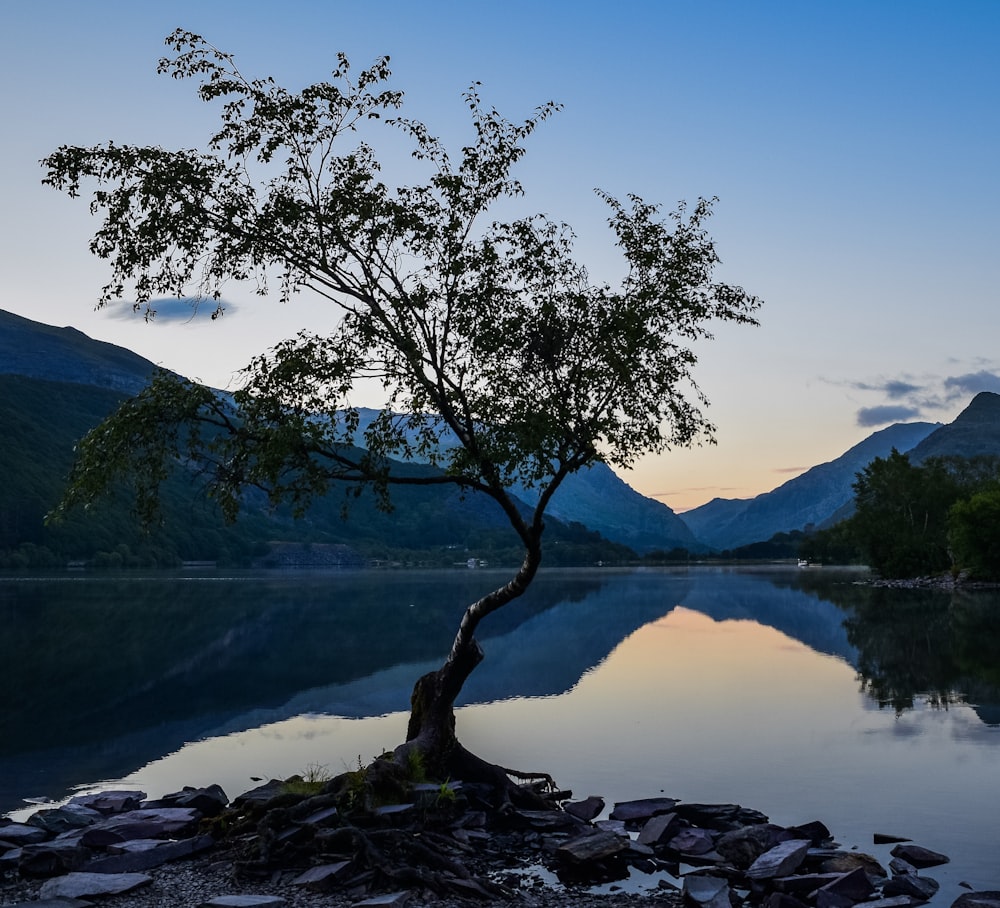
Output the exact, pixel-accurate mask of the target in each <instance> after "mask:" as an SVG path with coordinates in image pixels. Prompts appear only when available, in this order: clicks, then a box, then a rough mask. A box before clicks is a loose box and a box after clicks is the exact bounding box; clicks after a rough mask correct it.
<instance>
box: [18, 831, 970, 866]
mask: <svg viewBox="0 0 1000 908" xmlns="http://www.w3.org/2000/svg"><path fill="white" fill-rule="evenodd" d="M2 832H3V830H0V834H2ZM889 854H891V855H892V856H893V857H894V858H902V859H903V860H904V861H906V862H907V863H908V864H912V865H913V866H914V867H917V868H923V867H937V866H938V865H939V864H947V863H948V861H949V860H951V859H950V858H949V857H948V856H947V855H943V854H940V853H938V852H937V851H931V850H930V848H922V847H921V846H920V845H913V844H909V843H905V844H902V845H897V846H896V847H895V848H893V849H892V851H890V852H889Z"/></svg>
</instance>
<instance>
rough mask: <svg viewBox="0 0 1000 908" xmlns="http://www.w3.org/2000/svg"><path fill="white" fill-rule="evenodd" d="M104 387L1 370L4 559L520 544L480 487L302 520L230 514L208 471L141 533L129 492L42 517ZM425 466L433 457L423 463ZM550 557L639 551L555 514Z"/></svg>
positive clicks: (108, 402) (0, 550)
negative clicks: (50, 521)
mask: <svg viewBox="0 0 1000 908" xmlns="http://www.w3.org/2000/svg"><path fill="white" fill-rule="evenodd" d="M121 399H122V395H120V394H118V393H116V392H114V391H111V390H107V389H103V388H95V387H91V386H87V385H78V384H70V383H64V382H48V381H42V380H38V379H31V378H25V377H23V376H18V375H0V463H2V464H3V465H4V481H3V482H2V483H0V568H8V569H9V568H27V567H32V568H45V567H58V566H62V565H65V564H66V563H67V562H69V561H84V562H88V563H90V564H92V565H94V566H98V567H108V568H118V567H164V566H172V565H176V564H179V563H180V562H182V561H217V562H219V563H221V564H226V565H241V566H247V565H250V564H252V563H253V562H254V560H255V559H257V558H260V557H261V556H263V555H264V554H265V553H266V551H267V549H268V543H269V542H272V541H274V540H283V541H292V542H302V543H325V544H341V545H348V546H350V547H351V548H352V549H353V550H355V551H356V552H357V553H358V555H359V556H360V557H361V558H363V559H377V560H379V561H381V562H390V563H394V562H402V563H409V564H413V563H420V564H426V565H451V564H454V563H456V562H465V561H466V559H467V558H468V557H475V558H477V559H483V560H487V561H489V562H490V563H493V564H510V563H517V561H518V560H519V558H520V550H519V549H518V547H517V541H516V539H515V538H514V536H513V534H512V533H511V532H510V530H509V528H507V527H506V526H505V522H504V520H503V515H502V514H500V513H499V509H497V508H495V506H493V505H492V503H491V502H489V501H486V500H483V499H481V498H480V497H479V496H475V495H468V496H465V497H463V496H462V495H460V494H459V493H458V492H456V491H454V490H453V491H450V492H446V491H443V490H441V489H433V488H418V487H414V488H403V489H400V490H399V492H398V494H397V495H396V496H394V502H395V509H394V510H393V511H391V512H389V513H385V512H384V511H381V510H379V509H378V507H377V506H376V503H375V500H374V498H373V497H372V496H371V495H362V496H360V497H358V498H352V499H351V500H350V501H349V502H347V504H348V505H349V507H348V511H347V516H348V519H347V520H346V521H345V520H344V519H343V513H342V511H343V506H344V504H345V499H344V498H343V496H342V495H341V494H331V495H329V496H327V497H326V498H325V499H323V500H320V501H318V502H317V503H316V504H315V505H314V506H313V507H312V508H311V509H310V510H309V512H308V513H307V514H306V516H305V518H304V519H302V520H294V519H293V518H292V516H291V513H290V512H289V511H287V510H280V509H279V510H276V511H271V510H270V509H269V508H268V507H267V504H266V502H265V501H264V500H263V496H261V499H260V500H259V501H256V502H254V501H252V500H251V501H250V502H249V504H250V506H249V507H247V509H246V510H245V513H244V515H243V517H242V518H241V520H240V521H239V523H237V524H233V525H228V524H227V523H226V522H225V520H224V519H223V518H222V515H221V514H220V513H219V510H218V508H217V507H215V506H214V505H213V504H212V503H211V502H210V501H208V500H207V499H206V497H205V495H204V494H203V489H202V486H201V482H200V480H199V477H198V476H197V475H195V474H191V473H187V474H179V475H177V476H175V477H173V478H172V479H171V480H170V481H168V482H167V483H166V485H165V486H164V489H163V509H164V519H163V521H162V524H161V525H159V526H156V527H153V528H151V529H150V530H149V532H148V533H142V532H141V531H140V530H139V527H138V524H137V521H136V519H135V518H134V516H133V515H132V514H131V513H130V511H129V507H128V505H127V503H126V502H127V496H121V497H120V498H119V499H116V500H112V501H109V502H100V503H97V504H95V505H94V506H92V507H91V508H90V509H88V510H87V511H78V512H74V513H71V514H69V515H67V516H66V518H65V520H64V521H63V522H61V523H59V524H56V525H53V526H46V525H45V523H44V517H45V514H46V513H47V512H49V511H50V510H51V509H52V508H53V507H55V505H56V503H57V502H58V501H59V499H60V496H61V495H62V492H63V488H64V484H65V481H66V476H67V475H68V473H69V469H70V466H71V464H72V460H73V447H74V445H75V444H76V441H77V439H79V438H80V437H82V436H83V435H84V434H85V433H86V432H87V431H88V430H89V429H90V428H91V427H93V426H94V425H96V424H97V423H98V422H100V420H101V419H103V418H104V417H105V416H106V415H107V414H108V413H110V412H111V411H112V410H113V409H114V408H115V407H116V406H117V405H118V404H119V403H120V402H121ZM409 469H414V470H421V469H430V468H428V467H419V466H414V467H410V468H409ZM548 533H549V540H550V543H551V545H550V547H549V550H548V552H547V553H546V555H547V557H546V563H547V564H552V565H562V564H591V563H593V562H595V561H599V560H603V561H621V560H624V559H627V558H629V557H632V554H633V553H632V551H631V550H630V549H628V548H627V547H625V546H620V545H615V544H613V543H610V542H608V541H607V540H605V539H602V538H601V537H600V536H599V535H598V534H596V533H593V532H591V531H590V530H588V529H586V528H585V527H583V526H582V525H580V524H573V523H562V522H559V521H557V520H551V521H550V526H549V529H548Z"/></svg>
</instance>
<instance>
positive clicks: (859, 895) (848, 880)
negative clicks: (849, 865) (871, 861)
mask: <svg viewBox="0 0 1000 908" xmlns="http://www.w3.org/2000/svg"><path fill="white" fill-rule="evenodd" d="M821 892H822V893H827V894H834V895H839V896H844V897H845V898H847V899H849V900H850V901H851V902H863V901H864V900H865V899H867V898H868V897H869V896H871V895H872V894H873V893H874V892H875V887H874V886H873V885H872V884H871V881H870V880H869V879H868V875H867V874H866V873H865V871H864V868H863V867H857V868H855V869H854V870H851V871H849V872H848V873H844V874H841V875H840V876H838V877H837V878H836V879H833V880H830V882H829V883H826V884H825V885H823V886H821V887H820V888H819V890H818V893H821ZM818 893H817V895H818Z"/></svg>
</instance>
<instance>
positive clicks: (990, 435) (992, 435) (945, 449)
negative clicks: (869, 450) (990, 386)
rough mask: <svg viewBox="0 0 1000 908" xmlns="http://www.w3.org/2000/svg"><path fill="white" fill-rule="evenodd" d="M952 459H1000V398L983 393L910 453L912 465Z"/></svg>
mask: <svg viewBox="0 0 1000 908" xmlns="http://www.w3.org/2000/svg"><path fill="white" fill-rule="evenodd" d="M899 450H900V451H902V450H903V449H902V448H900V449H899ZM949 455H951V456H958V457H975V456H977V455H994V456H996V455H1000V394H993V393H992V392H990V391H981V392H980V393H979V394H977V395H976V396H975V397H974V398H972V401H971V402H970V403H969V406H967V407H966V408H965V409H964V410H963V411H962V412H961V413H959V414H958V416H956V417H955V419H954V420H953V421H952V422H950V423H948V425H945V426H941V427H940V428H938V429H936V430H935V431H934V432H932V433H931V434H930V435H928V436H927V437H926V438H925V439H923V440H922V441H921V442H920V443H919V444H918V445H916V446H915V447H914V448H913V450H911V451H910V461H911V462H912V463H922V462H923V461H925V460H927V458H929V457H946V456H949Z"/></svg>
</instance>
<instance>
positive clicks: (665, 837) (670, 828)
mask: <svg viewBox="0 0 1000 908" xmlns="http://www.w3.org/2000/svg"><path fill="white" fill-rule="evenodd" d="M680 827H681V821H680V819H679V818H678V816H677V814H676V813H660V814H657V815H656V816H655V817H650V818H649V819H648V820H646V822H645V823H643V825H642V829H640V830H639V842H640V843H642V844H643V845H660V844H662V843H664V842H667V841H669V840H670V839H672V838H673V837H674V836H675V835H677V833H678V831H679V830H680Z"/></svg>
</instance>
